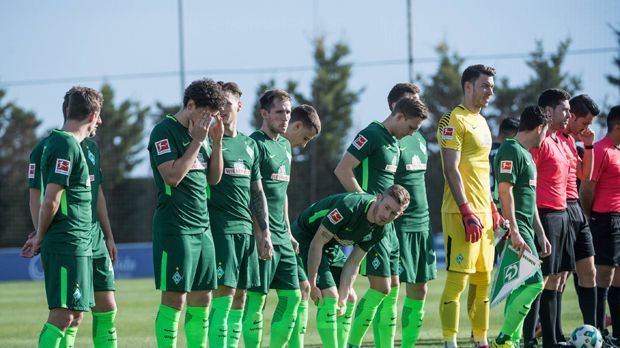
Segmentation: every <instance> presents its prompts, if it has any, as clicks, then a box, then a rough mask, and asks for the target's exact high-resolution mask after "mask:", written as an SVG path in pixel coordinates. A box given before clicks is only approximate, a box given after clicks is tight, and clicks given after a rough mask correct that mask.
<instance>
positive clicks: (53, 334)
mask: <svg viewBox="0 0 620 348" xmlns="http://www.w3.org/2000/svg"><path fill="white" fill-rule="evenodd" d="M64 336H65V333H64V332H62V330H61V329H59V328H57V327H56V326H54V325H53V324H50V323H45V325H43V329H42V330H41V334H39V348H58V346H59V345H60V340H62V338H63V337H64Z"/></svg>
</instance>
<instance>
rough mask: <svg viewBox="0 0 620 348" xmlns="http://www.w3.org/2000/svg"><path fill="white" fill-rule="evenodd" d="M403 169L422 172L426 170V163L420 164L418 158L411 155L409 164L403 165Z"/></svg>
mask: <svg viewBox="0 0 620 348" xmlns="http://www.w3.org/2000/svg"><path fill="white" fill-rule="evenodd" d="M405 169H407V170H424V169H426V163H422V161H421V160H420V157H418V155H413V157H411V163H410V164H406V165H405Z"/></svg>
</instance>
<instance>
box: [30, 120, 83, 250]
mask: <svg viewBox="0 0 620 348" xmlns="http://www.w3.org/2000/svg"><path fill="white" fill-rule="evenodd" d="M43 141H44V142H45V145H44V149H43V152H42V154H41V180H42V182H43V186H42V187H43V191H42V192H44V191H45V189H47V185H48V184H57V185H61V186H63V187H64V191H63V192H62V196H61V199H60V207H59V208H58V211H57V212H56V215H54V218H53V220H52V222H51V224H50V226H49V228H48V230H47V234H46V235H45V237H44V238H43V244H42V246H41V250H42V251H44V252H54V253H58V254H66V255H73V256H91V255H92V250H91V232H92V227H93V224H92V212H91V200H92V195H91V191H90V178H89V174H88V166H87V164H86V159H85V158H84V153H83V152H82V148H81V147H80V143H78V141H77V139H75V137H73V136H72V135H71V134H69V133H67V132H64V131H61V130H54V131H52V133H51V134H50V136H49V137H47V138H46V139H45V140H43ZM43 194H44V193H43Z"/></svg>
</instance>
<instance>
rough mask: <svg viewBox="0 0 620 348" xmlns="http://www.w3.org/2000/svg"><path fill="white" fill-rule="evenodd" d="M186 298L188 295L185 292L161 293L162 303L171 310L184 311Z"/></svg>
mask: <svg viewBox="0 0 620 348" xmlns="http://www.w3.org/2000/svg"><path fill="white" fill-rule="evenodd" d="M186 296H187V294H186V293H184V292H174V291H163V292H162V293H161V303H162V304H163V305H164V306H167V307H170V308H174V309H178V310H183V306H184V305H185V297H186Z"/></svg>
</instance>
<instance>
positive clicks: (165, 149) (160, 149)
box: [155, 139, 171, 156]
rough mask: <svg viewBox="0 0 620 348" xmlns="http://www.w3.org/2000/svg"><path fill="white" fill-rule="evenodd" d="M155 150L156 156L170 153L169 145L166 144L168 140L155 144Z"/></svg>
mask: <svg viewBox="0 0 620 348" xmlns="http://www.w3.org/2000/svg"><path fill="white" fill-rule="evenodd" d="M155 149H156V150H157V156H159V155H163V154H165V153H170V152H171V150H170V143H168V139H163V140H160V141H157V142H155Z"/></svg>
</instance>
